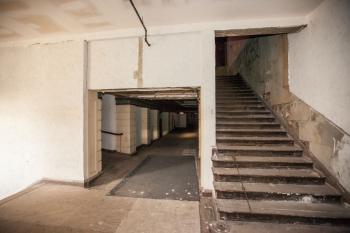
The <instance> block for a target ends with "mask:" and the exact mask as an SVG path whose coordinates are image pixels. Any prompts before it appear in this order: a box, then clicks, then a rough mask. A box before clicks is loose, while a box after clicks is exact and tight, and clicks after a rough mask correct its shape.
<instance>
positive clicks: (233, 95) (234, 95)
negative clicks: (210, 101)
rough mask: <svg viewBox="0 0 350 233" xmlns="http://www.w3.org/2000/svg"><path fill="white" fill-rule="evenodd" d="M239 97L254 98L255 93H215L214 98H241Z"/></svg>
mask: <svg viewBox="0 0 350 233" xmlns="http://www.w3.org/2000/svg"><path fill="white" fill-rule="evenodd" d="M241 97H249V98H252V97H254V98H256V95H255V94H253V93H238V94H237V93H217V94H216V99H221V98H226V99H227V98H231V99H234V98H241Z"/></svg>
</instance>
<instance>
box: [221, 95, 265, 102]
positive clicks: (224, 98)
mask: <svg viewBox="0 0 350 233" xmlns="http://www.w3.org/2000/svg"><path fill="white" fill-rule="evenodd" d="M216 100H230V101H232V100H234V101H235V100H260V99H259V98H258V97H257V96H234V97H232V96H216Z"/></svg>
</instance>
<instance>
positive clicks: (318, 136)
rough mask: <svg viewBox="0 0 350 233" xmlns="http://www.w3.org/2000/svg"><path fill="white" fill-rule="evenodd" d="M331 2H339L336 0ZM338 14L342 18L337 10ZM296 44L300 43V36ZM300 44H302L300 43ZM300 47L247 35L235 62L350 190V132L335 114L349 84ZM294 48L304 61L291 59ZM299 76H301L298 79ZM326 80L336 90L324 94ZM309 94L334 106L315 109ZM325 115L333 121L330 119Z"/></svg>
mask: <svg viewBox="0 0 350 233" xmlns="http://www.w3.org/2000/svg"><path fill="white" fill-rule="evenodd" d="M338 3H339V2H338ZM334 4H337V3H336V2H334ZM321 9H322V6H321ZM339 17H340V18H341V17H342V16H341V14H340V15H339ZM311 24H312V22H311ZM334 27H335V25H334ZM348 31H349V29H348ZM300 33H304V32H300ZM301 35H302V34H301ZM293 37H294V35H293ZM289 38H290V36H289ZM305 40H307V38H305ZM300 43H304V42H302V41H300ZM298 46H299V45H298ZM300 46H305V45H303V44H301V45H300ZM321 47H322V49H321V48H318V50H317V51H319V52H321V50H331V51H328V52H324V53H332V50H333V49H334V48H332V47H330V46H328V44H323V45H322V46H321ZM303 48H304V49H305V50H306V51H310V50H311V51H312V49H313V48H312V47H311V48H308V47H303ZM299 49H300V48H296V47H293V46H290V47H289V51H288V41H287V37H286V36H284V35H276V36H266V37H259V38H255V39H251V40H250V41H249V42H248V43H247V45H246V47H245V48H244V50H243V51H242V53H241V54H240V56H239V58H238V59H237V62H236V66H237V69H238V71H239V72H240V73H241V74H242V76H243V77H244V78H245V79H246V80H247V81H248V83H249V84H250V85H251V86H252V87H253V88H254V89H255V91H256V92H257V93H258V94H259V95H260V96H261V97H262V98H264V99H265V101H266V102H267V103H269V104H270V105H271V106H272V108H273V109H274V110H275V112H277V113H278V114H279V115H280V116H281V117H282V119H284V120H285V121H286V123H287V124H288V125H289V129H290V130H291V131H292V132H293V133H294V135H296V136H297V137H298V138H299V139H300V140H302V141H304V143H305V144H306V145H308V147H309V149H310V151H311V153H312V154H313V156H315V159H316V160H317V161H318V162H319V163H321V164H322V166H323V167H324V168H325V169H327V171H328V172H329V174H331V175H332V176H333V177H335V179H336V181H337V182H338V183H340V184H341V185H342V186H343V187H344V188H345V189H346V190H347V191H350V182H349V180H350V172H349V169H348V168H349V167H350V137H349V133H348V132H346V131H345V130H344V129H342V128H341V126H340V124H341V123H342V122H344V121H342V119H343V118H342V117H339V116H336V114H337V111H338V103H339V105H340V106H342V105H344V104H346V102H348V100H349V99H350V95H348V94H345V96H344V93H349V91H350V88H349V87H350V85H347V83H348V81H347V80H345V79H344V78H343V79H342V78H341V77H338V76H337V77H335V76H334V75H331V74H328V75H325V74H318V70H320V69H323V68H321V67H320V66H313V65H312V64H313V62H314V61H315V60H318V59H313V58H312V57H309V56H308V55H307V53H308V52H307V53H306V54H305V51H303V52H302V54H298V53H299V52H301V51H299ZM344 49H345V50H346V49H347V47H346V46H345V47H344ZM288 52H289V53H291V55H289V61H290V66H291V67H289V75H288ZM296 53H297V54H298V56H299V57H298V59H299V60H300V61H303V62H299V61H296V60H293V59H295V58H292V60H293V61H291V59H290V58H291V56H293V54H296ZM329 55H330V54H329ZM334 56H335V55H334ZM337 56H338V55H337ZM340 56H345V58H344V59H347V55H340ZM317 57H319V56H317ZM330 59H332V60H333V59H335V60H336V59H337V58H335V57H331V58H330ZM311 60H312V61H311ZM321 60H322V58H321ZM296 62H297V63H299V64H301V63H306V64H308V63H310V66H311V67H308V68H307V70H305V67H304V65H301V66H295V63H296ZM328 62H329V64H331V63H332V64H333V65H334V66H337V67H338V69H341V70H342V71H343V72H345V71H346V70H348V67H347V66H345V64H341V63H340V64H339V63H336V62H335V63H334V62H331V60H329V61H328ZM291 69H293V71H291ZM308 72H311V73H313V74H314V75H316V74H318V76H317V80H315V79H314V77H309V75H310V73H308ZM326 74H327V73H326ZM298 75H302V79H301V77H299V76H298ZM339 75H342V74H339ZM310 79H311V80H310ZM312 80H313V81H312ZM293 82H297V83H298V85H299V86H298V89H297V90H295V89H293V85H294V84H292V83H293ZM324 83H329V84H330V83H334V84H333V85H334V86H336V87H337V90H338V91H339V94H338V93H336V92H334V91H333V90H332V91H328V92H326V93H325V92H324V88H323V87H322V86H323V85H324ZM289 84H290V85H291V86H289ZM294 88H295V87H294ZM310 93H313V95H314V96H316V97H317V101H320V102H323V103H325V105H327V103H332V106H329V107H331V108H332V109H333V110H334V111H332V112H330V113H327V111H321V110H318V109H317V107H318V105H317V103H313V101H312V99H309V98H308V97H310ZM342 98H344V99H342ZM314 105H315V107H314ZM348 106H350V105H348ZM329 114H330V116H332V118H333V119H337V121H333V120H332V119H330V118H328V117H327V115H329ZM341 114H343V115H349V110H348V108H343V109H341Z"/></svg>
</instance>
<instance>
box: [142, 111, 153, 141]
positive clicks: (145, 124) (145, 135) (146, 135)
mask: <svg viewBox="0 0 350 233" xmlns="http://www.w3.org/2000/svg"><path fill="white" fill-rule="evenodd" d="M149 118H150V114H149V109H148V108H141V143H142V144H144V145H148V144H150V143H151V138H150V127H149V125H150V119H149Z"/></svg>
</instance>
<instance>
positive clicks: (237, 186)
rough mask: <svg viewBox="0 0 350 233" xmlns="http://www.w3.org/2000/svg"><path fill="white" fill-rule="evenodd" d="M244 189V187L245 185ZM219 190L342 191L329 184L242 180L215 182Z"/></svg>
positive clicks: (314, 193) (324, 193)
mask: <svg viewBox="0 0 350 233" xmlns="http://www.w3.org/2000/svg"><path fill="white" fill-rule="evenodd" d="M242 186H243V187H244V189H243V187H242ZM214 188H215V190H217V191H224V192H244V191H245V192H264V193H282V194H289V193H296V194H304V195H314V196H322V195H333V196H340V193H339V192H338V191H337V190H335V189H334V188H333V187H331V186H330V185H328V184H323V185H307V184H269V183H240V182H214Z"/></svg>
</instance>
